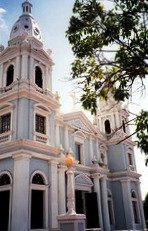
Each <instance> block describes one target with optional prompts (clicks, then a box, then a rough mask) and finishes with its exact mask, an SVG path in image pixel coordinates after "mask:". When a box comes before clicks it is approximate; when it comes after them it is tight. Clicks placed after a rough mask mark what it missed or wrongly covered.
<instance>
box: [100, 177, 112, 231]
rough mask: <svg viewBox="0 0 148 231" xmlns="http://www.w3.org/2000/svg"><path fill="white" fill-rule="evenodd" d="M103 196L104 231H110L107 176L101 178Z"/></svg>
mask: <svg viewBox="0 0 148 231" xmlns="http://www.w3.org/2000/svg"><path fill="white" fill-rule="evenodd" d="M101 192H102V193H101V194H102V215H103V226H104V231H110V230H111V228H110V220H109V212H108V201H107V183H106V176H104V177H103V178H101Z"/></svg>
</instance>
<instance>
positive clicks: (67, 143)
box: [64, 126, 69, 150]
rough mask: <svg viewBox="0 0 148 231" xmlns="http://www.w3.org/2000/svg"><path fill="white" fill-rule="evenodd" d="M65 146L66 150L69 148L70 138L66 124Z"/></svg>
mask: <svg viewBox="0 0 148 231" xmlns="http://www.w3.org/2000/svg"><path fill="white" fill-rule="evenodd" d="M64 142H65V143H64V146H65V150H68V149H69V139H68V127H67V126H66V127H65V128H64Z"/></svg>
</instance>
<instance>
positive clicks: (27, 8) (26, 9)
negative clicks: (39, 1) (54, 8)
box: [22, 0, 32, 14]
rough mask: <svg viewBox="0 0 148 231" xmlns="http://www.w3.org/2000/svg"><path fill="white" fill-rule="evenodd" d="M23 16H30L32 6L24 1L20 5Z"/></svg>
mask: <svg viewBox="0 0 148 231" xmlns="http://www.w3.org/2000/svg"><path fill="white" fill-rule="evenodd" d="M22 8H23V14H31V8H32V4H31V3H30V2H28V0H26V1H25V2H23V3H22Z"/></svg>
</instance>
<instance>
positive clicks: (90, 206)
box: [75, 190, 99, 229]
mask: <svg viewBox="0 0 148 231" xmlns="http://www.w3.org/2000/svg"><path fill="white" fill-rule="evenodd" d="M75 200H76V213H78V214H85V215H86V228H87V229H89V228H99V215H98V201H97V194H96V193H95V192H92V193H89V192H86V191H81V190H76V191H75Z"/></svg>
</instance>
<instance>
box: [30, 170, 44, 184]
mask: <svg viewBox="0 0 148 231" xmlns="http://www.w3.org/2000/svg"><path fill="white" fill-rule="evenodd" d="M32 184H40V185H44V184H45V182H44V178H43V177H42V176H41V175H40V174H39V173H36V174H35V175H34V176H33V178H32Z"/></svg>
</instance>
